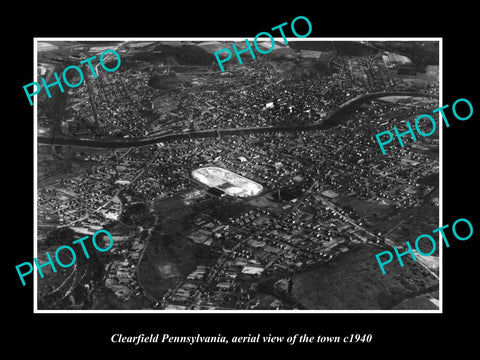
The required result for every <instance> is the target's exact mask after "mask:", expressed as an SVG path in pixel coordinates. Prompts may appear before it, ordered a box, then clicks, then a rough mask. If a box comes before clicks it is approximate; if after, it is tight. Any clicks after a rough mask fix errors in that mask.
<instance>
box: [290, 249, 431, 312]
mask: <svg viewBox="0 0 480 360" xmlns="http://www.w3.org/2000/svg"><path fill="white" fill-rule="evenodd" d="M380 251H381V249H380V248H379V247H376V246H373V245H363V246H362V247H359V248H357V249H352V250H350V251H348V252H347V253H345V254H343V255H340V256H339V257H338V258H337V260H336V261H335V262H334V263H332V264H330V265H322V266H319V267H318V268H315V269H312V270H309V271H306V272H304V273H302V274H297V275H295V276H294V277H293V280H294V285H293V291H292V293H293V296H294V297H295V299H296V300H297V301H298V302H299V303H301V304H302V305H303V306H304V307H305V308H307V309H325V310H328V309H332V310H333V309H336V310H368V309H381V310H387V309H391V308H393V307H394V306H396V305H397V304H399V303H400V302H401V301H403V300H405V299H409V298H412V297H416V296H419V295H421V294H423V293H426V292H431V291H432V289H435V288H438V280H437V279H435V278H434V277H433V276H432V275H430V274H429V273H428V272H427V270H425V269H424V268H422V267H421V266H420V265H418V264H416V263H415V262H413V260H411V259H410V258H406V259H405V260H404V262H405V266H404V267H403V268H402V267H400V265H399V264H398V262H392V263H390V264H388V265H387V266H386V267H385V271H386V274H385V275H383V274H382V272H381V270H380V267H379V266H378V263H377V260H376V258H375V254H377V253H378V252H380ZM417 309H423V308H417Z"/></svg>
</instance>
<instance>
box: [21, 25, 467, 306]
mask: <svg viewBox="0 0 480 360" xmlns="http://www.w3.org/2000/svg"><path fill="white" fill-rule="evenodd" d="M298 23H299V28H300V21H299V22H298ZM314 25H315V24H314ZM258 30H259V31H260V30H262V29H258ZM299 32H300V30H299ZM276 36H277V35H275V39H274V41H273V42H272V41H271V40H270V39H269V38H268V37H266V36H263V37H259V38H258V39H256V40H257V41H256V42H255V43H254V42H253V38H251V39H250V42H249V43H247V42H246V41H245V40H244V38H221V37H220V38H204V39H196V38H191V39H183V38H182V39H179V40H178V39H173V38H172V39H169V38H143V39H140V38H138V39H137V38H135V39H129V38H125V39H119V38H113V39H109V38H101V39H95V38H87V39H85V38H62V39H59V38H37V39H35V40H34V42H35V51H36V53H35V56H36V69H37V74H36V75H37V78H36V80H32V81H36V82H37V84H41V85H42V86H41V87H40V86H37V87H35V86H34V85H33V86H31V87H29V88H25V93H26V95H27V96H26V97H25V99H24V101H25V107H28V106H30V104H29V103H28V102H29V101H31V102H32V103H33V105H32V107H33V108H35V124H36V145H35V149H34V150H35V166H36V169H35V176H36V198H35V223H36V225H35V231H36V236H35V239H34V242H35V244H34V246H35V248H36V250H37V252H36V255H37V261H38V264H40V265H41V264H46V265H45V266H43V267H41V269H40V270H41V275H43V277H42V276H41V275H40V273H39V270H38V269H37V268H36V267H34V268H33V272H32V273H31V274H28V275H27V274H26V273H27V272H28V270H29V269H28V267H27V266H26V265H25V266H24V267H23V268H20V269H19V270H17V271H19V274H20V273H22V272H23V274H25V275H24V276H23V277H21V276H20V279H21V280H22V281H24V282H25V283H30V284H31V283H33V281H34V279H35V299H36V301H35V304H34V306H35V310H36V311H39V312H50V311H59V310H61V311H66V312H69V311H72V310H75V311H86V312H94V311H111V310H115V311H119V312H120V311H122V312H123V311H125V312H129V311H141V310H143V311H146V312H174V313H175V312H195V311H208V312H217V311H218V312H225V311H230V312H256V311H258V312H269V311H273V312H279V313H281V312H299V313H301V312H304V311H309V312H316V311H319V312H338V311H358V312H370V311H383V312H402V311H423V312H436V311H437V312H438V311H440V310H441V308H442V294H441V293H440V291H439V290H440V284H441V281H442V277H441V274H442V266H441V264H442V262H441V258H440V256H439V248H440V246H438V247H437V248H436V249H434V250H432V253H431V254H429V255H428V256H424V255H422V254H419V253H418V249H416V248H413V250H411V252H410V253H408V250H409V249H408V247H407V246H406V241H407V240H408V241H410V243H411V245H412V246H413V245H414V242H415V239H416V238H417V237H418V236H419V235H421V234H432V230H434V229H437V228H439V227H440V226H441V225H440V210H441V209H440V207H441V201H442V200H441V192H440V180H439V179H440V174H441V171H442V163H441V159H440V156H439V154H440V151H441V145H442V142H441V141H440V136H439V135H440V128H441V125H442V124H441V121H442V120H441V119H439V114H438V113H435V114H432V110H434V109H437V108H438V107H440V106H441V103H440V97H441V93H442V87H441V71H440V70H441V69H440V70H439V68H441V65H442V64H441V56H442V48H441V39H439V38H416V39H413V40H412V39H409V38H391V39H389V38H365V39H361V38H357V39H349V38H346V39H344V38H331V39H322V38H317V37H312V38H303V39H301V40H302V41H299V39H296V38H295V37H294V36H291V37H289V38H288V40H289V41H288V44H285V41H284V40H283V39H282V37H276ZM248 46H250V48H248ZM253 54H254V57H253ZM239 60H240V61H239ZM43 81H44V82H43ZM35 90H37V93H36V94H35V95H31V96H29V93H30V94H33V93H34V92H35ZM462 106H463V105H460V104H459V105H458V112H459V114H460V113H461V112H462V111H463V113H465V111H466V110H465V109H467V107H465V109H464V108H462V109H460V107H462ZM448 110H449V111H450V109H448ZM422 114H429V115H431V116H432V117H433V118H434V119H435V120H436V129H435V125H434V124H431V123H429V121H428V120H422V122H421V123H420V124H419V126H420V127H421V129H420V131H421V132H423V133H424V134H425V133H428V134H429V135H428V136H424V135H422V136H420V135H421V134H420V135H419V133H418V131H419V129H418V128H415V126H414V125H415V119H417V118H418V117H419V116H421V115H422ZM449 116H452V115H451V112H450V113H449ZM409 125H411V126H412V128H411V129H410V130H411V131H410V132H408V130H409ZM432 126H434V127H433V128H432ZM394 127H395V129H396V130H395V131H394ZM412 129H413V130H412ZM444 130H445V129H444ZM445 131H451V130H445ZM381 133H383V134H384V135H382V136H381V137H376V135H377V134H381ZM412 134H413V135H412ZM380 142H383V145H380ZM459 227H460V225H459ZM437 235H438V234H437ZM81 239H83V240H81ZM437 243H438V241H437ZM422 246H423V247H424V250H423V252H424V253H428V252H429V251H430V249H431V246H432V245H429V244H428V241H427V242H426V243H425V244H422ZM393 247H396V248H397V249H398V251H399V252H403V253H405V252H407V253H405V255H404V256H401V257H400V260H401V261H399V257H398V256H397V255H396V254H395V252H394V251H393ZM446 251H450V250H446ZM382 252H390V254H393V256H392V259H390V261H389V262H388V260H389V257H388V256H387V255H388V254H386V255H385V256H383V257H380V258H377V257H376V255H377V254H380V253H382ZM47 254H48V255H47ZM413 254H414V255H413ZM48 256H50V257H51V259H52V262H51V263H48V261H49V258H48ZM25 261H31V262H32V263H33V260H32V259H28V260H27V259H26V260H25ZM380 261H382V262H384V264H383V265H381V264H380ZM51 264H54V265H55V266H52V265H51ZM33 273H36V274H35V276H34V274H33ZM16 280H18V279H16ZM18 282H19V281H18ZM19 284H20V282H19Z"/></svg>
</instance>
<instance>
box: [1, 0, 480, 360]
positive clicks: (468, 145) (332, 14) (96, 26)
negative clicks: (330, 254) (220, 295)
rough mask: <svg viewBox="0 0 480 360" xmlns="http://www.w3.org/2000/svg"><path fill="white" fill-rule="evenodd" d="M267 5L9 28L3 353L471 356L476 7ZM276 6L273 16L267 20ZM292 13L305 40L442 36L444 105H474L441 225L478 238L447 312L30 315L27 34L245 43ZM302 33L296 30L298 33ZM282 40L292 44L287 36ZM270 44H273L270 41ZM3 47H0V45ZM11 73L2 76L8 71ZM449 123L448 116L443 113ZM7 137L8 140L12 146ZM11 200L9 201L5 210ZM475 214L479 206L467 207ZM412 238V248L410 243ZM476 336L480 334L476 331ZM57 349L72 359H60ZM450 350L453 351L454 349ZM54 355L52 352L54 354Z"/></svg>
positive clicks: (448, 290) (95, 16) (80, 11)
mask: <svg viewBox="0 0 480 360" xmlns="http://www.w3.org/2000/svg"><path fill="white" fill-rule="evenodd" d="M290 5H291V4H283V5H282V4H280V3H277V4H274V5H272V6H271V7H269V8H268V10H267V11H261V12H260V10H259V9H258V7H256V6H253V7H251V6H247V5H246V4H245V3H222V4H221V5H214V4H212V3H205V4H200V5H199V6H197V8H196V9H194V8H192V7H190V5H188V4H187V3H183V4H180V6H179V9H176V10H173V9H172V8H168V7H164V6H163V5H162V4H161V3H158V4H150V5H147V4H145V5H143V6H140V3H138V4H137V5H133V4H128V5H127V4H123V5H120V4H119V3H116V4H114V3H112V4H109V9H108V11H100V9H99V8H98V6H97V5H96V4H82V5H80V4H77V5H76V6H75V7H74V8H71V9H68V11H66V9H64V10H65V11H60V12H61V14H59V11H58V10H59V9H60V10H61V9H63V8H55V7H54V6H53V5H42V6H39V7H38V8H36V9H33V8H32V9H31V10H30V13H31V14H30V15H22V19H21V22H19V24H18V28H17V27H14V28H9V29H6V30H5V31H4V35H5V37H6V38H7V41H6V44H7V45H8V46H7V49H5V50H4V57H3V60H2V63H3V64H4V66H3V69H4V74H6V75H7V85H5V84H4V91H3V100H4V101H5V100H7V101H6V102H4V104H3V105H4V109H8V111H7V112H6V114H8V115H7V116H6V117H5V118H4V120H3V123H4V132H3V135H4V144H5V146H4V154H5V156H4V164H5V169H4V176H3V178H4V180H6V182H7V186H6V187H4V189H6V190H7V191H6V194H5V196H4V204H3V205H4V209H6V210H7V211H6V214H4V215H3V219H4V224H3V229H4V238H3V242H4V243H5V245H6V251H5V253H4V254H3V256H4V259H3V262H2V269H3V279H4V280H6V283H7V284H6V285H4V288H3V291H2V293H3V297H4V299H5V300H6V301H7V302H8V305H4V312H5V313H6V318H5V319H7V321H4V324H3V325H4V327H5V328H6V330H7V329H8V330H7V332H8V338H7V339H6V340H7V341H6V343H7V346H9V347H10V346H11V347H12V348H14V349H15V354H16V355H19V354H25V355H26V354H32V355H33V354H37V355H38V356H40V355H42V356H41V357H43V356H45V355H47V353H51V352H52V351H53V353H54V354H57V355H58V356H72V355H73V354H78V355H89V356H95V354H96V351H101V354H106V355H108V354H112V355H113V354H128V353H133V352H135V353H140V352H142V353H144V352H147V351H148V352H149V353H150V352H152V351H153V354H155V356H158V358H162V357H164V356H166V352H165V351H166V350H173V351H175V352H177V355H180V354H192V355H198V354H199V351H201V350H207V351H208V354H209V356H212V357H216V355H218V354H221V353H224V354H239V353H240V352H242V353H244V354H245V355H246V356H249V355H250V356H253V357H258V356H259V354H258V353H257V349H258V348H259V346H258V345H255V344H246V345H245V344H244V345H236V344H229V345H221V344H216V345H215V344H214V345H210V346H209V345H201V344H199V345H193V346H189V345H178V344H160V343H157V344H140V345H138V346H135V345H131V344H112V343H111V342H110V337H111V336H112V335H113V334H115V333H122V334H124V335H131V336H135V335H138V334H140V333H144V334H150V333H154V334H156V333H159V334H162V333H170V334H172V335H181V336H189V335H196V334H197V333H200V334H201V335H217V334H218V333H221V334H223V335H226V336H229V335H248V334H257V333H261V334H262V335H267V334H272V335H279V336H289V335H294V334H296V333H299V334H303V333H307V334H309V335H311V336H313V335H324V336H328V335H329V336H346V335H349V334H351V333H353V334H357V333H360V334H363V333H367V334H369V333H370V334H372V335H373V341H372V342H371V343H370V344H365V343H364V344H362V343H360V344H345V345H344V344H330V345H326V344H298V343H297V344H296V345H294V346H290V345H288V344H276V345H268V344H267V345H261V347H263V348H264V350H267V351H272V352H280V353H284V354H291V355H293V354H297V353H298V351H308V352H311V356H313V357H315V358H319V357H325V356H332V355H333V356H335V355H336V356H339V355H340V354H341V353H343V351H345V350H347V351H351V352H352V354H355V355H357V356H359V355H363V354H365V355H368V356H370V355H373V356H375V355H374V354H377V355H380V356H382V357H383V358H385V357H388V356H392V355H395V354H402V355H404V356H415V357H417V356H419V355H420V353H424V354H433V353H436V352H437V351H440V352H443V350H444V349H447V348H452V349H457V351H458V350H460V349H461V353H464V351H465V352H466V351H467V350H468V349H470V348H473V345H474V344H475V340H476V336H475V335H476V334H478V330H476V329H478V325H477V324H476V323H475V318H474V317H475V314H476V313H477V306H478V305H477V298H476V295H475V292H476V290H477V287H478V279H477V274H478V272H477V271H476V270H475V265H476V262H475V259H476V257H477V251H478V241H479V234H480V228H479V227H478V215H477V213H476V212H475V211H474V209H475V208H476V206H475V205H477V201H476V199H477V198H478V196H477V191H476V188H475V187H474V184H475V183H476V182H477V181H476V180H477V177H476V173H477V169H476V167H477V166H478V160H477V151H476V146H475V145H476V143H477V142H478V141H477V140H476V137H477V133H476V131H475V130H476V128H477V127H476V123H477V122H478V121H479V120H478V114H479V112H480V108H479V107H478V106H479V102H478V95H477V93H478V92H477V91H475V92H474V89H475V90H476V85H478V79H479V76H478V75H479V71H478V66H479V65H478V61H477V55H476V54H478V50H477V47H478V45H477V37H475V36H474V29H476V28H477V26H476V25H477V24H476V21H477V20H475V19H474V16H473V14H474V12H475V11H476V10H474V7H473V5H463V4H461V3H460V2H455V4H449V5H448V7H443V5H438V4H437V5H435V6H433V5H432V6H428V7H427V6H425V7H419V6H418V4H415V3H414V4H408V3H405V2H402V3H393V2H388V3H387V2H384V3H382V4H378V5H373V4H372V3H369V4H368V5H367V4H359V3H356V4H355V5H353V6H352V5H349V4H348V3H346V2H345V3H343V2H342V3H341V4H340V3H339V4H338V5H336V6H325V4H322V3H317V4H315V5H314V6H312V5H304V6H303V7H300V6H297V8H295V9H293V8H291V7H290ZM273 9H275V11H273ZM299 15H303V16H307V17H308V18H309V19H310V21H311V23H312V27H313V31H312V34H311V35H310V37H406V36H407V37H427V36H428V37H430V36H431V37H443V104H450V105H451V104H452V103H453V102H454V101H455V100H457V99H458V98H467V99H469V100H470V101H471V103H472V104H473V107H474V114H473V116H472V117H471V118H470V119H469V120H467V121H463V122H462V121H457V120H456V119H453V118H452V120H451V121H450V125H451V126H450V128H448V129H447V128H445V127H444V129H443V136H444V139H443V140H444V143H443V144H444V145H443V160H444V162H443V175H444V176H443V224H452V223H453V222H454V221H455V220H456V219H458V218H462V217H463V218H467V219H469V220H470V221H471V222H472V223H473V224H474V229H475V232H474V235H473V237H472V238H470V239H469V240H468V241H464V242H460V241H457V240H452V241H451V242H450V244H451V247H450V248H448V249H446V248H444V251H443V254H444V263H443V269H444V277H443V298H444V313H443V314H218V313H212V314H164V313H163V314H162V313H158V314H33V287H32V284H31V282H29V283H28V284H27V286H24V287H22V285H21V283H20V282H19V281H18V276H17V273H16V271H15V265H17V264H19V263H21V262H24V261H31V258H32V254H33V201H34V199H33V195H34V194H33V161H34V159H33V136H34V134H35V129H34V128H33V110H32V107H30V106H29V104H28V101H26V99H25V94H24V92H23V85H25V84H27V83H29V82H31V81H33V79H32V72H33V38H34V37H74V36H78V37H80V36H82V37H83V36H92V37H107V36H112V37H123V36H128V37H148V36H151V37H192V36H193V37H195V36H205V37H206V36H209V37H215V36H218V37H220V36H223V37H225V36H238V37H250V36H254V35H256V34H257V33H259V32H261V31H268V30H269V29H270V28H271V27H273V26H276V25H279V24H281V23H283V22H288V23H289V24H290V22H291V21H292V20H293V19H294V18H295V17H296V16H299ZM299 32H300V31H299ZM286 33H287V36H289V35H288V34H289V30H288V32H286ZM275 36H278V35H277V34H275ZM4 44H5V43H4ZM5 70H7V71H5ZM447 114H448V113H447ZM11 140H13V141H11ZM5 200H6V201H5ZM472 205H474V206H472ZM406 240H407V239H406ZM475 333H476V334H475ZM61 350H67V351H66V352H63V351H61ZM454 351H455V350H454ZM52 356H53V355H52Z"/></svg>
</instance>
